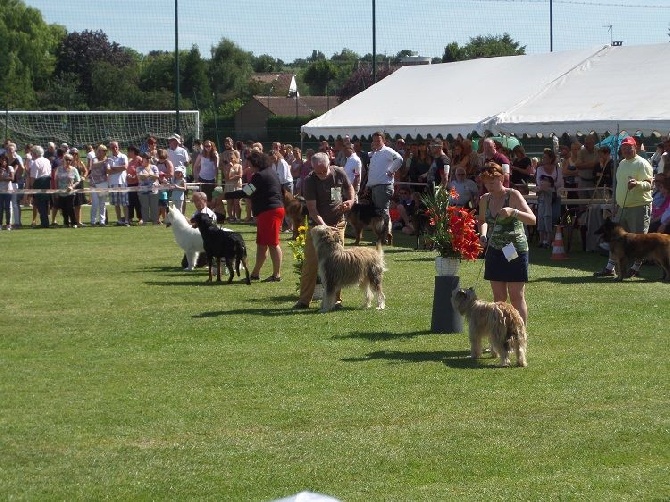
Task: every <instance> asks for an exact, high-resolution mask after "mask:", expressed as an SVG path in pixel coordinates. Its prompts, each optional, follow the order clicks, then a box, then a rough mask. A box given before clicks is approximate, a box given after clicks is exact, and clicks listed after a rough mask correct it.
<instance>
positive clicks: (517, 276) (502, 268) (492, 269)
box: [484, 246, 528, 282]
mask: <svg viewBox="0 0 670 502" xmlns="http://www.w3.org/2000/svg"><path fill="white" fill-rule="evenodd" d="M484 279H486V280H487V281H496V282H528V252H527V251H526V252H523V253H519V256H518V257H517V258H514V259H513V260H512V261H507V258H505V255H504V254H503V252H502V250H500V249H494V248H492V247H490V246H489V247H488V248H487V249H486V259H485V265H484Z"/></svg>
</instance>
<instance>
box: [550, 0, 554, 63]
mask: <svg viewBox="0 0 670 502" xmlns="http://www.w3.org/2000/svg"><path fill="white" fill-rule="evenodd" d="M549 52H554V2H553V0H549Z"/></svg>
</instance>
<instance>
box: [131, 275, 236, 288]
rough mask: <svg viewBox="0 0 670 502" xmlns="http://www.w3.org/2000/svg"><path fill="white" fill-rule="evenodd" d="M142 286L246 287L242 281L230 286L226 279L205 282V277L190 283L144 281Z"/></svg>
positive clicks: (232, 283)
mask: <svg viewBox="0 0 670 502" xmlns="http://www.w3.org/2000/svg"><path fill="white" fill-rule="evenodd" d="M144 284H147V285H149V286H189V287H193V286H206V287H209V288H214V287H222V286H228V287H232V286H247V283H246V282H244V281H240V280H239V279H236V280H234V281H233V282H231V283H230V284H228V279H224V280H222V281H221V282H216V279H215V280H214V281H213V282H207V276H205V277H204V278H198V279H197V280H196V279H194V280H190V281H178V280H174V281H171V280H169V279H166V280H164V281H144Z"/></svg>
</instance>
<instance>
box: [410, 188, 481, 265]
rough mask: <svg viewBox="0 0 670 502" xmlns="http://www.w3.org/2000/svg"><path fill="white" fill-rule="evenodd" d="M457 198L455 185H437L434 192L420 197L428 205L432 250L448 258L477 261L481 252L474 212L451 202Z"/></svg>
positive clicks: (427, 213) (427, 215)
mask: <svg viewBox="0 0 670 502" xmlns="http://www.w3.org/2000/svg"><path fill="white" fill-rule="evenodd" d="M456 198H458V192H456V190H454V189H453V188H452V189H451V190H447V189H445V188H442V187H440V186H436V187H435V190H434V193H428V194H425V195H423V196H422V197H421V199H422V201H423V203H424V204H425V205H426V217H427V218H428V224H429V225H430V236H429V239H430V241H431V242H432V245H433V249H434V250H435V251H437V252H438V253H439V255H440V256H443V257H445V258H458V259H463V260H475V259H476V258H477V257H478V256H479V254H480V253H481V251H482V247H481V244H480V243H479V235H478V234H477V230H476V228H477V226H476V221H475V217H474V214H473V213H474V211H470V210H468V209H466V208H463V207H457V206H452V205H451V200H452V199H456Z"/></svg>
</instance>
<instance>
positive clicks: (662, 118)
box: [480, 44, 670, 135]
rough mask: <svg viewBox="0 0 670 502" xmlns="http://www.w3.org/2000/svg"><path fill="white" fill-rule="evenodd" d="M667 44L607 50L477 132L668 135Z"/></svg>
mask: <svg viewBox="0 0 670 502" xmlns="http://www.w3.org/2000/svg"><path fill="white" fill-rule="evenodd" d="M667 61H670V44H655V45H638V46H631V47H625V46H624V47H609V46H607V47H605V48H604V49H603V50H601V51H598V52H596V53H595V54H593V55H592V56H591V57H589V58H588V59H587V60H586V61H584V62H583V63H582V64H580V65H578V66H577V67H575V68H573V69H572V70H571V71H570V72H568V73H567V74H565V75H562V76H560V77H559V78H557V79H555V80H554V81H553V82H551V83H550V84H549V85H547V86H545V87H544V88H542V89H539V90H538V92H536V93H534V94H531V95H530V96H528V97H527V98H526V99H525V100H523V101H521V102H519V103H518V104H517V105H516V106H513V107H511V108H509V109H507V110H505V111H504V112H502V113H500V114H498V115H497V116H495V117H493V118H492V119H490V120H486V121H484V122H483V123H482V124H481V125H480V128H483V129H490V130H492V131H495V132H504V133H508V134H516V135H521V134H524V133H527V134H534V133H541V134H544V135H547V134H551V133H556V134H562V133H564V132H567V133H570V134H575V133H577V132H581V133H588V132H590V131H596V132H598V133H603V132H610V133H616V132H617V131H619V130H621V131H626V132H628V133H630V134H633V133H635V132H636V131H640V132H642V133H643V134H645V135H649V134H651V133H652V132H658V133H661V134H667V133H668V131H670V99H668V98H667V97H666V96H665V91H666V90H667V89H668V79H669V78H670V71H668V70H667V69H666V67H667V64H664V62H667Z"/></svg>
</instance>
